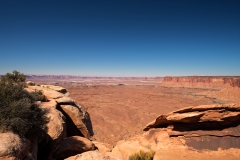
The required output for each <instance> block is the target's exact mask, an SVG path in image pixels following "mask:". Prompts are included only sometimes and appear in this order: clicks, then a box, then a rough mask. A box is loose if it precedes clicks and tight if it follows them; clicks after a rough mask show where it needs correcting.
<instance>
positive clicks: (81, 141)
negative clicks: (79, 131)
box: [54, 136, 95, 159]
mask: <svg viewBox="0 0 240 160" xmlns="http://www.w3.org/2000/svg"><path fill="white" fill-rule="evenodd" d="M91 150H95V146H94V144H93V143H92V142H91V141H89V140H88V139H86V138H83V137H79V136H73V137H67V138H65V139H63V140H62V141H61V142H59V144H58V146H57V148H56V150H55V152H54V158H56V159H64V158H68V157H70V156H74V155H77V154H80V153H83V152H86V151H91Z"/></svg>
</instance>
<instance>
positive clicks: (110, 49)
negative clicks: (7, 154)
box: [0, 0, 240, 77]
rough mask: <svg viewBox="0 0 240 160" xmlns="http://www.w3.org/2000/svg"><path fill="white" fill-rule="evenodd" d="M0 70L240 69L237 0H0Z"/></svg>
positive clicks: (150, 72)
mask: <svg viewBox="0 0 240 160" xmlns="http://www.w3.org/2000/svg"><path fill="white" fill-rule="evenodd" d="M0 55H1V58H0V75H1V74H5V73H7V72H12V71H13V70H15V69H16V70H18V71H20V72H23V73H25V74H46V75H47V74H49V75H80V76H153V77H154V76H166V75H168V76H187V75H206V76H208V75H209V76H215V75H216V76H217V75H220V76H221V75H226V76H231V75H236V76H239V75H240V63H239V60H240V1H239V0H231V1H229V0H195V1H192V0H181V1H179V0H168V1H159V0H151V1H147V0H114V1H113V0H104V1H99V0H79V1H77V0H69V1H66V0H51V1H47V0H44V1H32V0H21V1H19V0H1V1H0Z"/></svg>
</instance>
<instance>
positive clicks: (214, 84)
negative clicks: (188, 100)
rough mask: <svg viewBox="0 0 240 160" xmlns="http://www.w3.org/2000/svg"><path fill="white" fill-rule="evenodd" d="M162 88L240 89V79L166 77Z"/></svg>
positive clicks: (237, 77)
mask: <svg viewBox="0 0 240 160" xmlns="http://www.w3.org/2000/svg"><path fill="white" fill-rule="evenodd" d="M161 86H165V87H190V88H214V89H222V88H225V87H237V88H240V77H239V76H236V77H230V76H229V77H227V76H226V77H222V76H221V77H220V76H214V77H210V76H186V77H170V76H167V77H164V78H163V81H162V83H161Z"/></svg>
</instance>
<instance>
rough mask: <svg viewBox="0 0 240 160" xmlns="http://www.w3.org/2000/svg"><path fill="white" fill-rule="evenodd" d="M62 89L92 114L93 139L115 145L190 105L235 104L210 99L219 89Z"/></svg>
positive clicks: (76, 87) (90, 87)
mask: <svg viewBox="0 0 240 160" xmlns="http://www.w3.org/2000/svg"><path fill="white" fill-rule="evenodd" d="M62 86H63V87H65V88H67V90H68V91H69V92H70V97H71V98H73V99H74V100H76V101H77V103H78V104H80V105H82V106H83V107H84V108H85V109H86V110H87V111H88V112H89V114H90V118H91V122H92V126H93V138H94V139H95V140H97V141H100V142H105V143H109V144H111V145H115V144H116V142H117V141H119V140H123V139H128V138H129V137H133V136H134V135H136V134H140V133H143V131H142V129H143V128H144V126H145V125H146V124H148V123H149V122H151V121H152V120H154V119H155V118H156V117H157V116H158V115H160V114H166V113H168V112H171V111H174V110H176V109H179V108H183V107H187V106H196V105H203V104H214V103H229V102H232V101H230V100H224V98H222V99H218V98H216V97H214V96H210V95H211V94H210V93H214V94H215V93H218V92H219V91H218V90H209V89H208V90H206V89H191V88H167V87H161V86H159V85H156V84H155V85H132V84H131V85H96V86H83V85H62Z"/></svg>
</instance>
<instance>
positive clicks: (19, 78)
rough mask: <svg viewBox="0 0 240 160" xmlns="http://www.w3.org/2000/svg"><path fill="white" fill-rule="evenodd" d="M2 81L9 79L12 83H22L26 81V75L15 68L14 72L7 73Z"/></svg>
mask: <svg viewBox="0 0 240 160" xmlns="http://www.w3.org/2000/svg"><path fill="white" fill-rule="evenodd" d="M1 80H2V81H8V82H11V83H21V82H25V80H26V76H25V75H24V74H23V73H20V72H18V71H16V70H14V71H13V72H12V73H6V74H5V76H4V77H2V78H1Z"/></svg>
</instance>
